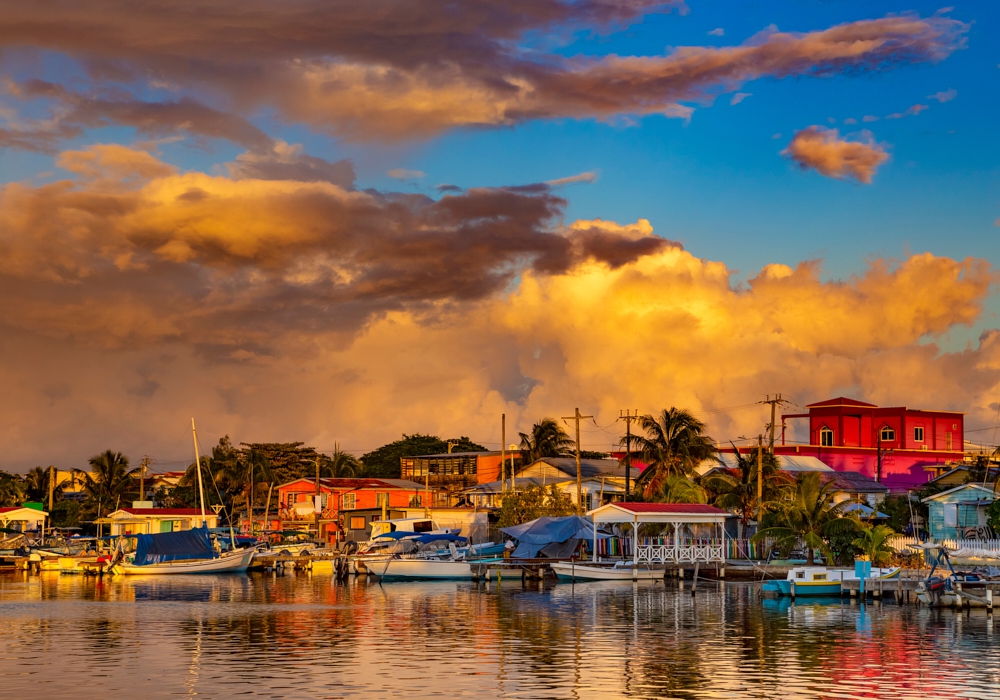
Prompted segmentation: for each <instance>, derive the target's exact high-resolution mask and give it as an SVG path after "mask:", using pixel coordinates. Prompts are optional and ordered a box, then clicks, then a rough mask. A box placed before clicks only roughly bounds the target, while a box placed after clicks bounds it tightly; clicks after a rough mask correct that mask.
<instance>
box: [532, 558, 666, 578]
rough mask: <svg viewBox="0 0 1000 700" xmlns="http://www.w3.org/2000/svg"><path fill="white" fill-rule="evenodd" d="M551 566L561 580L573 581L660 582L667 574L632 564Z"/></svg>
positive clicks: (556, 563) (660, 570) (559, 563)
mask: <svg viewBox="0 0 1000 700" xmlns="http://www.w3.org/2000/svg"><path fill="white" fill-rule="evenodd" d="M549 566H550V567H551V568H552V570H553V571H554V572H555V573H556V576H558V577H559V578H560V579H561V580H564V581H571V580H575V579H580V580H582V581H659V580H661V579H663V577H664V575H665V574H666V571H665V569H651V568H649V567H642V566H640V567H633V566H632V565H631V563H630V562H617V563H615V564H614V565H605V566H601V565H600V564H596V563H590V564H578V563H574V562H570V561H554V562H552V563H551V564H549Z"/></svg>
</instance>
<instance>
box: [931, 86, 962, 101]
mask: <svg viewBox="0 0 1000 700" xmlns="http://www.w3.org/2000/svg"><path fill="white" fill-rule="evenodd" d="M956 97H958V90H955V89H953V88H948V89H947V90H943V91H942V92H935V93H934V94H933V95H928V96H927V99H928V100H937V101H938V102H941V103H942V104H943V103H945V102H951V101H952V100H954V99H955V98H956Z"/></svg>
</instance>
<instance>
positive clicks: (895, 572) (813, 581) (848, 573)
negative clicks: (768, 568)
mask: <svg viewBox="0 0 1000 700" xmlns="http://www.w3.org/2000/svg"><path fill="white" fill-rule="evenodd" d="M867 563H868V562H858V564H859V565H861V564H867ZM898 577H899V567H898V566H897V567H893V568H881V569H880V568H877V567H874V568H870V569H869V568H867V567H863V566H855V568H854V570H853V571H852V570H851V569H829V568H827V567H825V566H796V567H795V568H793V569H792V570H791V571H789V572H788V577H787V578H785V579H783V580H782V579H779V580H777V581H768V582H767V583H765V584H764V587H763V591H764V592H765V593H777V594H778V595H792V584H794V585H795V595H796V596H816V595H840V584H841V582H842V581H857V580H859V579H861V578H864V579H865V580H866V581H867V580H878V579H894V578H898Z"/></svg>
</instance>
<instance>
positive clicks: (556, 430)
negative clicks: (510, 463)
mask: <svg viewBox="0 0 1000 700" xmlns="http://www.w3.org/2000/svg"><path fill="white" fill-rule="evenodd" d="M519 435H520V437H521V463H522V464H525V465H528V464H532V463H533V462H537V461H538V460H540V459H544V458H545V457H568V456H569V455H571V454H575V453H576V441H575V440H573V439H572V438H570V436H569V435H567V434H566V431H565V430H563V429H562V426H561V425H559V424H558V423H557V422H556V421H555V419H554V418H542V419H541V420H540V421H538V422H537V423H535V424H534V425H533V426H531V433H530V434H528V433H519ZM581 456H582V455H581Z"/></svg>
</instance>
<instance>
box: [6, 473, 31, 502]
mask: <svg viewBox="0 0 1000 700" xmlns="http://www.w3.org/2000/svg"><path fill="white" fill-rule="evenodd" d="M24 491H25V489H24V482H23V481H22V480H21V479H20V477H18V476H17V475H16V474H9V473H7V472H0V508H7V507H8V506H19V505H21V503H22V502H23V501H24Z"/></svg>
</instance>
